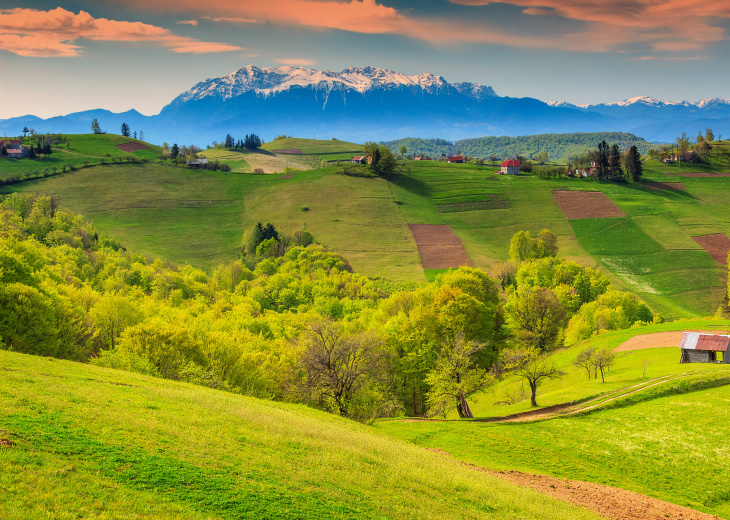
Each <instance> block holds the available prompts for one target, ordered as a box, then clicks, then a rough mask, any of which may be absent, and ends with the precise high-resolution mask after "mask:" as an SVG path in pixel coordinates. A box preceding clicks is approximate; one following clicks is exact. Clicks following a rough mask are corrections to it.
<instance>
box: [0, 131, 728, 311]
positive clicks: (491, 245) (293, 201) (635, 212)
mask: <svg viewBox="0 0 730 520" xmlns="http://www.w3.org/2000/svg"><path fill="white" fill-rule="evenodd" d="M125 143H128V144H129V143H133V140H129V139H126V138H122V137H120V136H111V135H103V136H93V135H88V136H70V141H69V142H68V143H67V146H68V149H67V150H66V152H65V153H67V154H75V155H74V157H76V159H74V160H77V161H81V160H86V159H82V157H85V156H84V155H83V154H84V153H87V152H89V153H90V152H95V150H94V148H98V152H99V153H100V154H104V153H109V154H111V155H114V154H117V155H122V154H123V153H124V152H122V151H121V150H119V149H118V148H117V145H124V144H125ZM262 148H263V149H262V150H261V152H260V153H242V152H235V151H227V150H219V149H218V150H206V151H205V152H204V153H205V154H206V155H207V156H208V157H209V158H210V159H219V160H221V161H223V162H226V163H228V164H229V165H231V167H232V170H233V171H232V172H230V173H222V172H199V173H196V174H193V173H191V172H189V171H187V170H185V169H183V168H177V169H176V168H172V167H169V166H161V165H156V166H154V167H151V166H148V165H145V166H140V165H116V164H115V165H113V166H106V167H95V168H91V169H89V170H84V171H78V172H72V173H66V174H62V175H60V176H56V177H52V178H50V177H49V178H48V179H45V180H41V181H33V182H29V183H22V184H18V185H14V187H12V188H10V187H6V188H5V190H6V191H9V190H10V189H18V190H26V191H53V192H55V193H56V194H58V195H60V196H61V197H62V204H64V205H65V206H66V207H69V208H71V209H73V210H74V211H79V212H82V213H85V214H87V216H89V217H90V218H92V219H94V221H95V223H96V224H97V226H99V229H100V230H101V231H105V232H111V233H113V234H115V235H117V236H118V237H119V238H120V239H121V240H122V241H124V242H125V243H127V244H128V245H129V246H130V247H132V248H134V249H137V250H140V251H142V252H144V253H146V254H150V255H159V256H163V257H165V258H170V259H173V260H178V261H188V262H191V263H192V264H193V265H196V266H198V267H202V268H205V269H209V268H210V267H212V266H213V265H214V264H215V263H217V262H219V261H221V260H227V259H231V258H235V254H236V252H235V248H236V247H237V246H238V245H239V241H240V237H241V236H242V234H243V232H244V231H245V230H246V229H247V228H248V227H250V226H251V225H253V224H254V223H256V222H257V221H259V220H261V221H265V222H266V221H271V222H272V223H273V224H274V225H275V226H277V228H281V229H283V230H284V231H285V232H289V233H292V232H294V231H296V230H298V229H301V228H302V227H303V226H306V227H307V229H309V230H310V231H311V232H312V233H314V235H315V237H316V238H317V239H318V240H319V241H320V242H322V243H323V244H325V245H327V246H328V247H330V248H332V249H333V250H335V251H338V252H340V253H342V254H343V255H345V256H346V257H347V258H348V260H350V262H351V263H352V265H353V267H354V268H355V269H357V270H358V271H360V272H362V273H364V274H367V275H372V276H379V277H386V278H391V279H393V280H413V281H422V280H425V277H424V274H425V275H426V276H427V277H433V276H434V275H435V273H437V272H438V269H435V270H430V269H426V271H425V273H424V269H423V268H422V266H421V265H420V257H419V254H418V251H417V248H416V243H415V241H414V239H413V237H412V235H411V233H410V231H409V229H408V225H409V224H432V225H442V226H448V227H449V228H450V229H451V230H452V232H453V233H454V234H455V236H456V237H458V239H459V240H460V241H461V243H462V245H463V248H464V251H465V254H466V257H467V258H468V259H469V260H471V262H473V265H475V266H477V267H480V268H483V269H485V270H487V271H490V272H492V273H494V272H495V270H496V269H497V268H498V266H499V265H500V264H501V263H502V262H503V261H505V260H507V259H508V248H509V240H510V238H511V237H512V235H513V234H514V233H516V232H517V231H520V230H527V231H530V233H532V234H533V235H535V234H537V233H538V232H539V231H540V230H541V229H543V228H549V229H551V230H552V231H553V232H554V233H556V235H557V236H558V244H559V247H560V255H561V256H563V257H565V258H568V259H570V260H574V261H576V262H578V263H580V264H582V265H586V266H590V267H598V268H600V269H601V270H602V271H603V272H604V273H605V274H606V275H607V276H608V277H609V278H610V279H611V281H612V283H613V284H614V286H616V287H617V288H619V289H625V290H630V291H632V292H635V293H637V294H639V295H640V296H641V297H642V298H644V299H645V300H646V302H647V303H648V304H649V305H650V306H651V307H652V309H653V310H654V311H655V312H659V313H661V314H662V315H664V317H665V318H667V319H673V318H678V317H685V318H687V317H697V316H704V315H711V314H714V313H715V311H716V309H717V308H718V306H719V305H720V304H721V302H722V297H723V295H724V292H725V267H724V263H725V256H726V254H727V249H726V248H727V247H728V244H727V243H725V242H724V239H723V238H722V237H723V236H724V237H726V238H727V237H728V236H730V206H729V205H728V204H727V203H726V201H727V197H728V194H730V179H728V178H727V177H724V176H723V175H722V173H723V171H722V170H723V168H724V163H722V161H720V162H719V163H717V164H714V163H713V165H710V166H707V167H705V170H707V171H701V168H700V169H698V168H699V167H698V166H697V165H695V166H693V168H694V169H691V170H690V169H689V167H688V166H686V165H685V166H681V167H680V166H677V165H664V164H661V163H658V162H656V161H651V160H648V161H646V162H645V165H646V172H645V182H642V183H630V182H629V183H622V184H616V183H599V182H596V181H592V180H591V179H567V178H553V179H541V178H539V177H537V176H532V175H519V176H512V175H495V174H494V172H493V170H492V169H491V168H486V167H485V168H480V167H478V166H476V165H471V164H447V163H444V162H440V161H406V162H404V163H403V164H402V166H401V175H400V176H399V177H398V178H397V179H396V180H395V181H394V182H392V183H385V182H382V181H380V180H378V179H373V178H359V177H348V176H343V175H338V174H337V172H338V171H339V169H338V168H337V167H335V166H332V167H328V168H324V169H317V170H309V169H311V168H314V167H319V165H320V164H321V162H322V161H327V160H330V159H333V158H334V159H338V158H341V159H349V157H351V156H352V155H353V154H355V153H360V152H361V150H360V145H357V144H355V143H347V142H342V141H336V140H327V141H322V140H320V141H317V140H313V139H295V138H287V139H278V140H275V141H272V142H269V143H266V144H265V145H264V146H263V147H262ZM274 150H279V151H280V152H284V151H286V152H293V151H301V154H299V153H280V152H274ZM61 153H62V152H61V151H60V149H59V151H58V153H54V156H56V155H61ZM154 153H156V152H155V150H153V149H146V150H139V151H136V152H133V154H135V155H137V154H142V156H144V154H148V155H149V154H153V155H154ZM87 159H88V157H87ZM53 160H55V159H53ZM11 162H12V163H13V164H10V163H11ZM15 163H21V164H24V165H28V164H31V163H23V162H22V161H18V160H1V161H0V175H2V174H5V173H3V172H7V171H12V170H13V168H17V165H16V164H15ZM32 164H40V162H37V163H32ZM49 164H50V163H49ZM24 167H27V166H24ZM144 168H148V169H144ZM255 168H261V169H262V170H264V171H266V172H280V173H283V172H285V171H286V172H287V173H286V174H282V175H276V176H273V175H272V176H266V175H240V174H241V173H245V172H251V171H252V170H253V169H255ZM361 168H363V169H364V167H361ZM725 172H726V171H725ZM695 174H697V175H695ZM657 187H660V188H662V189H655V188H657ZM201 200H205V201H219V202H216V203H213V202H207V203H205V204H203V203H201V202H196V201H201ZM186 201H187V202H186ZM151 223H154V224H155V225H154V226H153V227H152V230H150V229H151V228H150V225H149V224H151ZM702 237H710V238H702ZM721 241H722V243H721ZM191 244H194V247H190V245H191Z"/></svg>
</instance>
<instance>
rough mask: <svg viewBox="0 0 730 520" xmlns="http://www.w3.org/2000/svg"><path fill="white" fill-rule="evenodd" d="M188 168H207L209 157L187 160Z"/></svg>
mask: <svg viewBox="0 0 730 520" xmlns="http://www.w3.org/2000/svg"><path fill="white" fill-rule="evenodd" d="M187 165H188V168H207V167H208V159H195V160H194V161H188V162H187Z"/></svg>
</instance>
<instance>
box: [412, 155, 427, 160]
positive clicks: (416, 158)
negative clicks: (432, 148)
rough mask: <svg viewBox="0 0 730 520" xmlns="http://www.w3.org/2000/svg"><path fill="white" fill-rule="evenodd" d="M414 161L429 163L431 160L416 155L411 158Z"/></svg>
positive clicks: (424, 156)
mask: <svg viewBox="0 0 730 520" xmlns="http://www.w3.org/2000/svg"><path fill="white" fill-rule="evenodd" d="M413 160H414V161H430V160H431V158H430V157H429V156H428V155H416V156H415V157H414V158H413Z"/></svg>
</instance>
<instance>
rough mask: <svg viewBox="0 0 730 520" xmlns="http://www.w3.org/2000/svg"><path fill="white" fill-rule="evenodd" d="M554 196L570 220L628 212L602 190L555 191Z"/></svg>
mask: <svg viewBox="0 0 730 520" xmlns="http://www.w3.org/2000/svg"><path fill="white" fill-rule="evenodd" d="M553 198H554V199H555V202H557V204H558V206H559V207H560V210H561V211H562V212H563V215H565V218H567V219H568V220H575V219H580V218H605V217H625V216H626V213H624V212H623V211H621V210H620V209H618V206H616V204H614V202H613V201H612V200H611V199H609V198H608V197H607V196H606V195H605V194H604V193H603V192H601V191H567V190H564V191H559V190H555V191H553Z"/></svg>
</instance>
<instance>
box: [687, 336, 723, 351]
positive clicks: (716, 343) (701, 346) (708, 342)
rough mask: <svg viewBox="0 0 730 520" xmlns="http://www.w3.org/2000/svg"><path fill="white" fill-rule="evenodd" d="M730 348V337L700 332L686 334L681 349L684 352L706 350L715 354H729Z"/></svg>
mask: <svg viewBox="0 0 730 520" xmlns="http://www.w3.org/2000/svg"><path fill="white" fill-rule="evenodd" d="M728 346H730V336H726V335H720V334H717V335H716V334H701V333H699V332H685V333H684V334H682V342H681V343H680V344H679V348H681V349H684V350H705V351H713V352H727V351H728Z"/></svg>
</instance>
